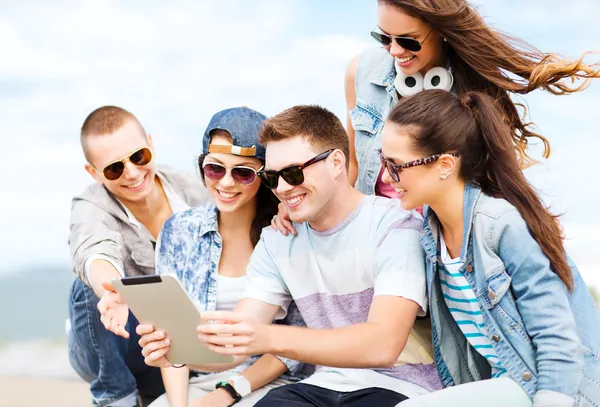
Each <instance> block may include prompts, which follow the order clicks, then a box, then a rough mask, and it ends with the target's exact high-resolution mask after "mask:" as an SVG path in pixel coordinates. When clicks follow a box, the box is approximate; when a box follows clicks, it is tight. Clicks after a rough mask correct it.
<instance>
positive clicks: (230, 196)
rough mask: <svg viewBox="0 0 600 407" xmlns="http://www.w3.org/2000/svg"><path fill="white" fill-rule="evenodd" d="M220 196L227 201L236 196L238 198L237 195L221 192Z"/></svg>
mask: <svg viewBox="0 0 600 407" xmlns="http://www.w3.org/2000/svg"><path fill="white" fill-rule="evenodd" d="M219 195H221V196H222V197H223V198H225V199H230V198H233V197H234V196H236V195H237V193H234V192H223V191H219Z"/></svg>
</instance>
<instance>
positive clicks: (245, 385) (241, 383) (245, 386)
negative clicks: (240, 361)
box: [228, 375, 252, 397]
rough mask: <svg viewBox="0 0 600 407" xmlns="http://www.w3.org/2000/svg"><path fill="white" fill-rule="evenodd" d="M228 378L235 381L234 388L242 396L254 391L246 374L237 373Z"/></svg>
mask: <svg viewBox="0 0 600 407" xmlns="http://www.w3.org/2000/svg"><path fill="white" fill-rule="evenodd" d="M228 380H229V381H230V382H233V388H234V389H235V391H236V392H237V393H238V394H239V395H240V396H242V397H246V396H247V395H248V394H250V393H252V386H251V385H250V381H249V380H248V379H246V378H245V377H244V376H240V375H235V376H231V377H230V378H229V379H228Z"/></svg>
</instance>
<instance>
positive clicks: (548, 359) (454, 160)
mask: <svg viewBox="0 0 600 407" xmlns="http://www.w3.org/2000/svg"><path fill="white" fill-rule="evenodd" d="M513 135H514V133H513V128H512V127H511V125H510V124H509V123H507V122H506V121H505V114H504V112H502V111H501V110H500V109H498V108H497V101H496V100H495V99H493V98H492V97H490V96H488V95H486V94H484V93H482V92H466V93H463V94H461V95H460V96H457V95H454V94H452V93H449V92H446V91H441V90H428V91H424V92H421V93H419V94H417V95H414V96H411V97H409V98H405V99H402V100H401V101H400V102H399V103H398V105H397V106H396V107H395V108H394V109H393V110H392V111H391V113H390V115H389V117H388V120H387V123H386V125H385V127H384V129H383V134H382V150H381V152H380V153H379V154H380V160H381V161H380V162H381V163H382V165H383V166H384V168H385V169H386V170H385V172H384V175H383V180H384V182H389V184H390V185H391V187H392V188H394V190H395V191H396V192H397V193H398V195H399V196H400V197H401V203H402V206H403V207H404V209H408V210H410V209H414V208H416V207H418V206H421V205H426V206H425V213H424V217H425V221H424V226H423V231H422V232H421V244H422V246H423V249H424V250H425V255H426V260H425V262H426V266H427V286H428V297H429V310H430V315H431V326H432V332H433V343H434V347H435V352H434V353H435V362H436V365H437V368H438V372H439V374H440V378H441V380H442V383H443V385H444V386H445V387H448V388H447V389H445V390H441V391H439V392H437V393H432V394H430V395H427V396H424V397H423V398H421V399H419V398H415V399H413V400H411V401H408V402H407V403H406V406H407V407H414V406H442V405H443V406H448V407H454V406H461V407H471V406H473V407H474V406H483V405H485V406H492V407H493V406H511V407H521V406H531V405H532V403H533V406H535V407H542V406H553V407H572V406H578V407H584V406H585V407H593V406H598V405H600V340H599V338H600V315H599V314H598V310H597V309H596V307H595V305H594V302H593V300H592V297H591V295H590V293H589V290H588V288H587V287H586V285H585V283H584V281H583V279H582V277H581V275H580V274H579V272H578V270H577V268H576V266H575V265H574V264H573V263H572V261H571V260H570V259H569V258H568V256H567V254H566V251H565V248H564V245H563V238H562V233H561V230H560V228H559V225H558V223H557V222H556V216H554V215H553V214H551V213H550V212H549V211H548V209H547V208H546V207H545V206H544V204H543V202H542V201H541V199H540V197H539V196H538V195H537V194H536V192H535V190H534V189H533V187H532V186H531V185H530V184H529V182H528V181H527V179H526V178H525V176H524V175H523V173H522V171H521V166H520V162H519V161H518V159H517V156H516V154H515V152H514V139H513Z"/></svg>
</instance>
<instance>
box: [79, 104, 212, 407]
mask: <svg viewBox="0 0 600 407" xmlns="http://www.w3.org/2000/svg"><path fill="white" fill-rule="evenodd" d="M81 145H82V148H83V153H84V155H85V158H86V160H87V164H86V165H85V169H86V171H87V172H88V173H89V174H90V175H91V176H92V177H93V178H94V180H95V181H96V183H95V184H94V185H91V186H89V187H88V188H87V189H86V190H85V191H84V192H83V193H82V194H80V195H78V196H76V197H74V198H73V202H72V207H71V225H70V230H71V232H70V236H69V245H70V248H71V258H72V263H73V270H74V272H75V273H76V274H77V279H75V281H74V283H73V286H72V288H71V294H70V298H69V322H70V329H69V335H68V339H69V356H70V361H71V365H72V366H73V368H74V369H75V371H77V373H78V374H79V375H80V376H81V377H82V378H83V379H85V380H87V381H88V382H90V390H91V393H92V401H93V404H94V405H95V406H113V407H132V406H137V405H140V404H138V403H139V402H140V401H139V400H138V397H139V399H140V400H152V399H154V398H155V397H157V396H159V395H160V394H161V393H162V392H164V387H163V384H162V379H161V376H160V371H159V370H158V369H157V368H151V367H148V366H146V365H145V364H144V360H143V357H142V356H141V352H140V347H139V345H138V340H139V337H137V335H136V333H135V328H136V326H137V325H138V322H137V320H136V319H135V317H134V316H133V314H131V313H130V312H129V309H128V308H127V306H126V305H125V304H117V305H115V301H118V297H117V296H116V294H114V293H113V292H112V291H111V286H110V281H111V280H112V279H115V278H119V277H122V276H132V275H148V274H154V245H155V241H156V237H157V236H158V234H159V232H160V230H161V228H162V225H163V223H164V222H165V221H166V220H167V219H168V218H169V217H170V216H171V215H172V214H173V213H174V212H178V211H181V210H185V209H188V208H189V207H191V206H195V205H198V204H199V203H201V202H203V201H206V199H208V194H207V192H206V189H205V188H204V186H203V185H202V184H201V182H200V180H199V179H198V178H197V177H195V176H193V175H189V176H188V175H185V174H182V173H176V172H172V171H167V170H161V169H158V168H157V167H156V165H155V162H154V160H153V155H154V147H153V143H152V138H151V137H150V135H147V134H146V132H145V130H144V128H143V127H142V125H141V124H140V122H139V121H138V120H137V119H136V118H135V116H133V115H132V114H131V113H130V112H128V111H126V110H124V109H121V108H119V107H115V106H104V107H101V108H99V109H96V110H95V111H93V112H92V113H91V114H90V115H89V116H88V117H87V118H86V120H85V122H84V123H83V126H82V129H81ZM107 329H112V330H113V331H116V332H118V333H119V334H118V335H115V334H114V333H112V332H110V331H109V330H107Z"/></svg>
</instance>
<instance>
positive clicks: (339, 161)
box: [328, 150, 346, 177]
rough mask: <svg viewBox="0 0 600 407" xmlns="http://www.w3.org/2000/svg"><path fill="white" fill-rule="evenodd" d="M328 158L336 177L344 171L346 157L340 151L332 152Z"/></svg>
mask: <svg viewBox="0 0 600 407" xmlns="http://www.w3.org/2000/svg"><path fill="white" fill-rule="evenodd" d="M328 158H330V159H331V161H330V162H331V166H332V169H333V171H334V175H335V176H336V177H337V176H338V175H340V174H341V173H342V172H344V171H346V156H345V155H344V153H342V151H341V150H334V151H333V152H332V153H331V155H330V156H329V157H328Z"/></svg>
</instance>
